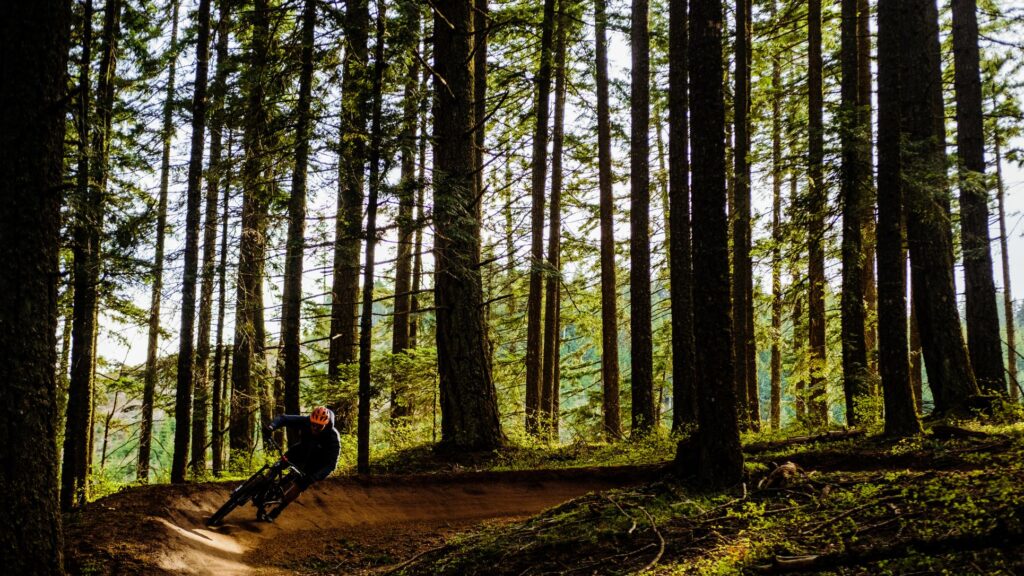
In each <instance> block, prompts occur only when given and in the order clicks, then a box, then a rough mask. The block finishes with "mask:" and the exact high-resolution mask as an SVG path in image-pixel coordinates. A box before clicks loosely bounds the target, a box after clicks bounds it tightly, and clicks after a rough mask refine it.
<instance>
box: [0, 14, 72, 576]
mask: <svg viewBox="0 0 1024 576" xmlns="http://www.w3.org/2000/svg"><path fill="white" fill-rule="evenodd" d="M91 13H92V9H91V4H90V3H88V2H87V3H86V14H87V15H89V16H91ZM89 27H91V20H85V28H89ZM70 29H71V2H69V1H66V0H49V1H40V2H16V3H13V4H11V5H9V6H7V7H6V10H4V18H3V20H2V21H0V54H3V59H4V64H3V67H4V73H5V78H4V82H3V83H0V102H3V103H4V105H3V107H2V108H0V157H2V158H3V159H4V160H3V162H0V197H2V198H3V199H4V202H3V203H2V205H0V261H2V262H3V266H4V273H3V274H0V350H2V351H3V352H2V353H0V382H2V384H0V405H2V406H3V407H4V408H3V418H4V420H5V422H6V424H5V426H4V428H3V432H2V433H0V445H3V450H4V460H5V465H4V466H3V467H2V469H0V489H2V490H3V493H4V494H5V495H6V496H7V497H8V498H10V499H11V500H10V501H11V503H16V505H17V508H18V510H17V511H16V513H15V514H14V515H13V516H12V517H11V518H9V519H8V520H7V521H6V522H5V528H4V529H3V530H2V531H0V550H2V551H0V562H2V564H3V566H4V568H5V570H7V571H8V572H10V573H11V574H25V575H36V574H39V575H43V574H49V575H54V574H56V575H60V574H63V573H64V562H63V558H62V554H63V546H64V543H63V541H62V536H61V515H60V508H59V506H58V500H57V490H56V487H57V465H58V461H57V445H56V442H55V438H56V429H55V424H56V418H54V414H55V413H56V410H57V382H56V371H55V367H56V364H57V283H58V281H59V279H60V272H59V262H58V251H59V247H60V206H61V187H62V174H63V168H64V165H63V159H64V131H65V112H66V108H65V106H66V104H65V103H64V102H62V99H63V97H64V95H65V94H66V92H67V78H66V74H67V61H68V45H69V38H70ZM89 36H91V34H90V35H86V39H87V41H88V37H89ZM86 55H88V51H86ZM85 62H86V63H87V62H88V59H86V60H85ZM86 73H87V72H86ZM86 81H88V78H87V77H86ZM81 104H82V105H87V100H83V101H82V102H81ZM80 120H81V121H83V123H84V121H85V120H86V118H85V117H84V116H83V117H81V118H80ZM80 136H81V135H80ZM78 440H79V441H80V439H78ZM15 459H16V461H15ZM72 494H74V493H72Z"/></svg>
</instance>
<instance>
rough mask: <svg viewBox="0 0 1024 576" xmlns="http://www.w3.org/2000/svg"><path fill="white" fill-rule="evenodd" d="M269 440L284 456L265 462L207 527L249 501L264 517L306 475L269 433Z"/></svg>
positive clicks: (211, 517) (257, 514) (218, 521)
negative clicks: (274, 460) (268, 462)
mask: <svg viewBox="0 0 1024 576" xmlns="http://www.w3.org/2000/svg"><path fill="white" fill-rule="evenodd" d="M267 439H268V441H269V443H270V445H271V446H272V447H273V448H274V450H276V451H277V453H278V454H279V455H280V458H279V459H278V460H277V461H276V462H273V463H270V464H264V465H263V467H262V468H260V469H259V470H257V471H256V473H255V474H253V475H252V476H250V477H249V479H248V480H246V481H245V482H243V483H242V484H241V485H240V486H238V487H237V488H235V489H234V490H232V491H231V495H230V496H229V497H228V501H227V502H225V503H224V505H223V506H221V507H220V508H219V509H218V510H217V511H216V512H214V513H213V516H210V517H209V518H208V519H207V520H206V525H207V526H219V525H220V524H221V523H222V522H223V520H224V517H225V516H227V515H228V514H229V513H231V511H232V510H234V509H235V508H237V507H239V506H243V505H245V503H246V502H252V505H253V506H254V507H256V517H257V518H263V517H264V516H265V515H266V512H267V510H268V509H273V507H274V506H276V505H278V504H280V503H281V500H282V499H283V498H284V493H285V492H286V491H287V490H288V488H289V487H290V486H291V485H292V484H293V483H294V482H297V481H298V480H300V479H302V478H304V477H305V473H303V472H302V471H301V470H299V469H298V468H296V467H295V466H294V465H293V464H292V463H291V462H289V461H288V458H287V457H286V456H285V455H284V453H283V452H282V450H281V446H280V445H278V443H277V442H276V441H274V437H273V436H267Z"/></svg>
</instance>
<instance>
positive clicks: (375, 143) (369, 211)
mask: <svg viewBox="0 0 1024 576" xmlns="http://www.w3.org/2000/svg"><path fill="white" fill-rule="evenodd" d="M385 8H386V7H385V5H384V3H383V2H378V3H377V39H376V42H375V44H374V50H373V92H371V93H372V94H373V111H372V112H371V121H370V194H369V196H368V198H367V203H366V257H365V260H366V263H365V268H363V270H364V273H363V299H362V313H361V315H360V319H359V410H358V421H357V423H356V437H357V444H358V446H357V458H356V459H357V470H358V472H359V473H360V474H369V473H370V402H371V401H372V400H373V397H372V390H371V388H370V353H371V351H372V340H373V276H374V265H375V262H374V257H375V252H376V249H377V198H378V196H379V194H380V187H381V175H380V160H381V130H382V128H381V107H382V100H383V99H384V96H383V94H382V87H383V84H384V67H385V63H384V22H385V17H386V13H385Z"/></svg>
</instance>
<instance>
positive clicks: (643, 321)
mask: <svg viewBox="0 0 1024 576" xmlns="http://www.w3.org/2000/svg"><path fill="white" fill-rule="evenodd" d="M631 14H632V16H631V20H630V22H631V25H630V36H629V37H630V49H631V53H632V61H633V66H632V68H631V71H630V92H629V102H630V114H629V115H630V140H629V189H630V192H629V199H630V204H629V205H630V209H629V231H630V234H629V326H630V364H631V366H632V377H631V382H630V389H631V390H632V394H631V395H632V416H633V418H632V429H631V434H632V435H634V436H637V435H642V434H646V433H647V432H648V431H650V430H651V429H653V428H654V427H656V426H657V422H656V421H655V419H654V355H653V354H654V350H653V343H652V338H651V270H650V268H651V234H650V203H651V190H650V165H649V162H650V142H649V138H650V135H649V132H650V115H651V111H650V91H651V88H650V82H651V70H650V34H649V31H648V1H647V0H633V7H632V13H631Z"/></svg>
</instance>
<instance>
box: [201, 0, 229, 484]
mask: <svg viewBox="0 0 1024 576" xmlns="http://www.w3.org/2000/svg"><path fill="white" fill-rule="evenodd" d="M228 10H229V8H228V6H226V2H224V1H223V0H222V1H221V2H220V5H219V7H218V11H219V12H220V16H219V18H218V22H217V29H216V33H217V71H216V73H215V75H214V85H213V87H212V89H211V90H210V92H211V93H212V94H211V96H212V98H213V100H212V102H211V103H210V113H209V116H210V117H211V123H210V165H209V168H208V169H207V174H206V221H205V223H204V226H203V267H202V279H203V281H202V285H201V287H200V290H199V294H200V296H199V342H198V344H197V345H196V370H197V372H196V378H195V382H196V393H195V398H194V399H193V404H192V406H193V416H192V473H193V474H195V475H196V476H200V475H203V474H205V473H206V446H207V445H208V442H207V437H208V436H207V416H208V412H209V406H210V398H209V396H210V388H211V386H210V323H211V320H212V318H213V281H214V275H215V272H216V269H215V265H214V259H215V258H216V257H217V220H218V218H220V217H221V216H219V215H218V213H217V202H218V200H220V182H221V179H222V176H221V173H222V172H223V171H224V164H223V160H222V158H221V155H222V150H223V131H224V92H225V90H226V89H227V74H228V62H227V49H228V42H227V41H228V34H229V33H230V32H229V30H230V13H229V12H228ZM223 218H227V209H226V207H225V210H224V215H223ZM224 246H225V245H224V244H223V243H222V248H221V250H222V251H223V250H225V248H224ZM218 345H219V343H218ZM218 353H219V350H218ZM218 363H219V359H215V361H214V364H215V366H214V369H213V371H214V372H215V373H216V374H218V375H219V373H220V370H219V368H218V367H217V366H216V365H217V364H218ZM219 393H220V382H218V381H217V380H216V377H214V382H213V399H212V400H213V404H214V408H215V410H214V412H215V414H214V415H213V417H212V420H211V422H212V426H211V428H212V431H213V433H214V434H216V431H217V430H218V429H219V428H218V422H217V416H216V411H217V410H216V409H219V407H220V398H218V394H219ZM217 448H220V446H219V442H218V443H217ZM218 470H219V468H218Z"/></svg>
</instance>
